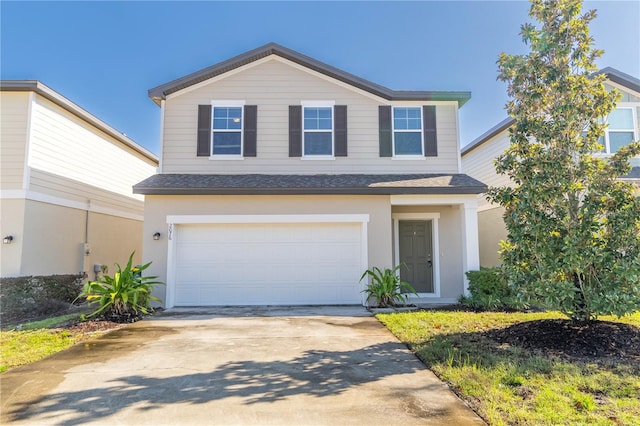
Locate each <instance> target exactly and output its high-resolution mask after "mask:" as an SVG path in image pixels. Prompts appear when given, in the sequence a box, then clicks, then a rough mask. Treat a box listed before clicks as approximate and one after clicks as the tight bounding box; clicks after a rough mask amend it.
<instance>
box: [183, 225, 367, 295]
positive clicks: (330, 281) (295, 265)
mask: <svg viewBox="0 0 640 426" xmlns="http://www.w3.org/2000/svg"><path fill="white" fill-rule="evenodd" d="M174 235H175V240H176V241H175V246H174V259H175V284H174V304H175V305H178V306H180V305H183V306H195V305H247V304H248V305H251V304H341V303H342V304H344V303H360V302H361V294H360V289H361V286H360V282H359V279H360V275H361V273H362V271H361V269H362V266H361V252H362V247H361V244H362V241H361V226H360V224H359V223H344V224H343V223H322V224H319V223H299V224H297V223H294V224H215V225H203V224H198V225H177V226H176V228H175V232H174Z"/></svg>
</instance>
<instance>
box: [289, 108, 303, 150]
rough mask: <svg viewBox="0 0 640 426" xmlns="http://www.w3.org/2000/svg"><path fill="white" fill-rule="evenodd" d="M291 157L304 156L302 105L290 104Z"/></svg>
mask: <svg viewBox="0 0 640 426" xmlns="http://www.w3.org/2000/svg"><path fill="white" fill-rule="evenodd" d="M289 157H302V105H290V106H289Z"/></svg>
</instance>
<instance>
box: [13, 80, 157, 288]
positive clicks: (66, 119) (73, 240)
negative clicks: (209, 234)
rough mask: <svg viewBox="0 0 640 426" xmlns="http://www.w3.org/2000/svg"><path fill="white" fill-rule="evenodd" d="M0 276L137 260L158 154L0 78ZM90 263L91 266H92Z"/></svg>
mask: <svg viewBox="0 0 640 426" xmlns="http://www.w3.org/2000/svg"><path fill="white" fill-rule="evenodd" d="M0 129H1V130H0V238H2V240H3V243H2V245H0V259H1V266H0V276H2V277H16V276H30V275H56V274H78V273H85V274H86V275H88V277H89V278H91V279H93V278H94V277H95V275H94V269H96V268H97V269H98V270H99V265H107V266H109V267H113V264H114V263H116V262H120V263H122V262H125V261H126V260H127V258H128V257H129V254H130V253H131V252H132V251H134V250H136V251H137V253H136V258H135V259H136V261H140V260H141V257H142V255H141V253H140V252H141V244H142V229H143V225H142V221H143V211H144V201H143V199H144V198H143V196H141V195H137V194H133V192H132V186H133V184H135V183H137V182H139V181H140V180H141V179H144V178H146V177H149V176H151V175H153V174H154V173H155V172H156V167H157V166H158V157H156V156H155V155H154V154H153V153H151V152H149V151H148V150H146V149H145V148H143V147H142V146H140V145H138V144H137V143H135V142H134V141H133V140H131V139H130V138H129V137H127V136H126V135H124V134H122V133H121V132H119V131H118V130H116V129H114V128H113V127H111V126H110V125H108V124H107V123H105V122H104V121H102V120H100V119H99V118H97V117H96V116H95V115H93V114H91V113H89V112H88V111H86V110H84V109H83V108H81V107H80V106H78V105H77V104H75V103H74V102H72V101H70V100H69V99H67V98H66V97H64V96H62V95H61V94H60V93H58V92H56V91H55V90H53V89H51V88H49V87H48V86H46V85H44V84H43V83H42V82H40V81H35V80H3V81H0ZM96 265H98V267H96Z"/></svg>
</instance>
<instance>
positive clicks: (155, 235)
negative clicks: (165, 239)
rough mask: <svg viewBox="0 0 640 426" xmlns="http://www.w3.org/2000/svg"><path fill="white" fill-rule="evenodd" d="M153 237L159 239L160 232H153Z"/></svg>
mask: <svg viewBox="0 0 640 426" xmlns="http://www.w3.org/2000/svg"><path fill="white" fill-rule="evenodd" d="M153 239H154V240H156V241H158V240H159V239H160V233H159V232H156V233H155V234H153Z"/></svg>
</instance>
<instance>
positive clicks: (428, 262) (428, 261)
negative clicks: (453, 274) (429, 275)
mask: <svg viewBox="0 0 640 426" xmlns="http://www.w3.org/2000/svg"><path fill="white" fill-rule="evenodd" d="M427 265H429V268H433V262H432V261H430V260H427Z"/></svg>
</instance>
